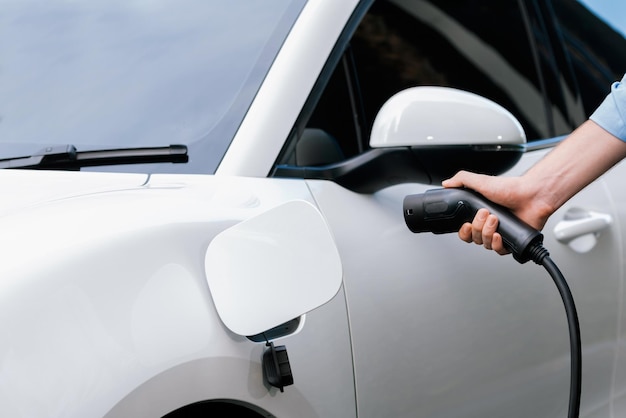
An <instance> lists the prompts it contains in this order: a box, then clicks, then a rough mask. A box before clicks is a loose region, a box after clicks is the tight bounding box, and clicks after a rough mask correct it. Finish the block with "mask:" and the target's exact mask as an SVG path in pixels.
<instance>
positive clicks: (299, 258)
mask: <svg viewBox="0 0 626 418" xmlns="http://www.w3.org/2000/svg"><path fill="white" fill-rule="evenodd" d="M205 272H206V277H207V281H208V284H209V289H210V290H211V295H212V297H213V301H214V303H215V307H216V309H217V312H218V314H219V316H220V318H221V320H222V322H223V323H224V325H226V327H227V328H228V329H230V330H231V331H232V332H234V333H235V334H239V335H243V336H254V335H258V334H261V333H263V332H265V331H268V330H270V329H272V328H275V327H277V326H279V325H281V324H284V323H286V322H289V321H291V320H293V319H294V318H298V317H300V316H301V315H303V314H305V313H307V312H309V311H312V310H313V309H315V308H318V307H319V306H321V305H323V304H325V303H326V302H328V301H329V300H330V299H332V298H333V297H334V296H335V294H336V293H337V292H338V291H339V287H340V286H341V281H342V275H343V272H342V267H341V260H340V258H339V252H338V250H337V247H336V246H335V242H334V240H333V237H332V236H331V233H330V231H329V229H328V226H327V225H326V222H325V221H324V218H323V217H322V214H321V213H320V212H319V211H318V210H317V209H316V208H315V207H314V206H313V205H312V204H311V203H308V202H306V201H300V200H298V201H292V202H288V203H285V204H283V205H281V206H278V207H275V208H273V209H270V210H269V211H267V212H264V213H262V214H260V215H257V216H255V217H253V218H251V219H247V220H245V221H243V222H240V223H239V224H236V225H234V226H232V227H230V228H228V229H226V230H224V231H222V232H221V233H220V234H218V235H217V236H216V237H215V238H214V239H213V241H211V243H210V244H209V247H208V249H207V252H206V255H205Z"/></svg>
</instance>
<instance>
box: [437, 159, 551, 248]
mask: <svg viewBox="0 0 626 418" xmlns="http://www.w3.org/2000/svg"><path fill="white" fill-rule="evenodd" d="M527 183H528V182H525V181H523V180H522V178H521V177H495V176H487V175H483V174H476V173H470V172H467V171H460V172H459V173H457V174H456V175H454V176H453V177H452V178H450V179H448V180H445V181H444V182H443V186H444V187H466V188H468V189H472V190H475V191H477V192H478V193H480V194H482V195H483V196H484V197H485V198H487V199H489V200H490V201H492V202H494V203H497V204H499V205H501V206H504V207H506V208H508V209H510V210H511V212H513V214H514V215H516V216H517V217H518V218H520V219H521V220H523V221H525V222H526V223H528V224H529V225H530V226H532V227H534V228H536V229H541V228H543V226H544V225H545V222H546V221H547V218H548V216H549V215H550V214H551V213H552V212H551V210H550V209H548V207H547V205H544V204H542V199H541V198H537V193H536V192H535V191H534V190H536V189H535V188H533V187H532V186H533V185H532V184H527ZM497 228H498V218H497V216H495V215H493V214H490V213H489V212H488V211H487V210H486V209H480V210H479V211H478V212H477V213H476V216H475V217H474V220H473V221H472V223H469V222H468V223H465V224H463V225H462V226H461V228H460V229H459V237H460V238H461V239H462V240H463V241H465V242H474V243H476V244H478V245H483V246H484V247H485V248H486V249H489V250H494V251H495V252H496V253H498V254H500V255H504V254H508V253H509V252H510V251H509V250H507V249H506V248H505V247H504V242H503V240H502V236H501V235H500V234H499V233H498V232H496V230H497Z"/></svg>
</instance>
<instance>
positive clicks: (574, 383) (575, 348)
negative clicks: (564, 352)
mask: <svg viewBox="0 0 626 418" xmlns="http://www.w3.org/2000/svg"><path fill="white" fill-rule="evenodd" d="M531 252H532V253H533V255H532V256H531V259H532V260H533V261H534V262H535V263H537V264H539V265H542V266H543V267H544V268H545V269H546V271H547V272H548V273H549V274H550V276H551V277H552V280H554V284H556V287H557V289H559V293H560V294H561V299H563V305H564V306H565V314H566V316H567V326H568V328H569V342H570V360H571V366H570V388H569V412H568V415H567V416H568V417H569V418H578V414H579V412H580V392H581V388H582V349H581V344H580V324H579V323H578V314H577V313H576V305H575V304H574V298H573V297H572V292H571V291H570V288H569V286H568V285H567V281H566V280H565V277H564V276H563V274H562V273H561V270H559V268H558V267H557V265H556V264H555V263H554V261H552V259H551V258H550V255H549V253H548V250H546V249H545V248H543V247H542V246H541V245H539V246H537V247H536V248H533V249H532V250H531Z"/></svg>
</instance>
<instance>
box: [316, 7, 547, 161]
mask: <svg viewBox="0 0 626 418" xmlns="http://www.w3.org/2000/svg"><path fill="white" fill-rule="evenodd" d="M524 16H525V13H524V12H523V11H522V10H521V9H520V3H519V2H518V1H517V0H506V1H498V2H481V1H472V0H455V1H451V0H446V1H437V0H432V1H426V0H392V1H377V2H375V3H374V4H373V5H372V7H371V8H370V10H369V11H368V13H367V14H366V15H365V17H364V18H363V20H362V21H361V23H360V25H359V26H358V28H357V29H356V32H355V34H354V36H353V37H352V40H351V42H350V46H351V51H350V54H351V59H350V62H351V63H352V64H353V65H352V66H353V67H354V71H353V73H354V75H353V80H352V81H353V82H354V85H358V87H359V89H358V91H359V93H360V97H356V99H358V100H359V101H360V103H362V109H361V110H362V112H361V119H362V120H361V127H360V128H361V130H362V131H363V132H365V135H362V137H365V138H366V139H367V137H368V135H369V131H370V129H371V126H372V123H373V120H374V118H375V116H376V113H377V111H378V110H379V109H380V107H381V106H382V104H383V103H384V102H385V101H386V100H387V99H388V98H389V97H391V96H392V95H393V94H395V93H397V92H398V91H400V90H403V89H405V88H408V87H412V86H419V85H436V86H446V87H455V88H459V89H463V90H468V91H471V92H474V93H477V94H480V95H482V96H485V97H487V98H489V99H491V100H494V101H496V102H497V103H500V104H501V105H503V106H504V107H506V108H507V109H509V110H510V111H511V112H513V113H514V114H515V116H516V117H517V118H518V119H519V120H520V122H521V123H522V125H523V126H524V129H525V130H526V133H527V136H528V138H529V139H537V138H545V137H548V136H550V135H554V134H555V131H554V127H553V123H552V120H551V114H550V113H549V111H548V110H550V109H551V104H550V103H546V101H545V99H544V97H545V95H544V89H545V80H543V79H542V78H541V77H540V76H539V75H540V74H539V71H538V67H537V62H538V60H537V54H536V51H534V50H533V47H532V44H531V42H530V38H529V34H528V31H529V27H528V24H527V21H526V20H525V19H524ZM341 67H342V68H340V69H338V70H337V71H336V73H335V75H334V76H333V78H332V81H331V83H330V84H329V88H328V89H327V91H326V92H325V93H324V95H323V96H322V98H321V100H320V104H319V105H318V107H317V110H316V112H314V114H313V116H312V118H311V120H310V123H309V126H310V127H315V128H321V129H324V130H326V131H328V132H329V133H330V134H332V135H333V136H336V137H337V138H338V140H339V141H340V142H342V143H345V142H348V143H353V142H354V141H357V140H358V138H355V134H354V133H351V132H353V131H354V128H353V127H352V125H353V124H351V123H346V122H345V121H347V120H352V119H353V118H352V117H351V116H350V115H349V113H347V112H346V113H344V114H339V113H338V112H332V113H330V112H329V111H328V108H329V104H330V103H333V104H336V103H338V102H341V101H343V102H344V103H347V99H345V97H346V93H345V89H344V92H342V93H341V94H340V93H339V90H338V89H337V87H336V86H338V85H340V84H341V82H340V78H342V77H344V75H343V74H342V73H345V72H346V70H345V68H343V67H345V63H342V65H341ZM355 81H358V83H356V82H355ZM346 107H349V106H347V105H346ZM341 118H344V122H342V121H341V120H340V119H341ZM348 130H350V131H348ZM346 137H348V138H346ZM362 145H363V146H366V144H362ZM354 149H355V147H354V146H351V147H349V148H348V151H349V152H348V154H352V153H353V152H354Z"/></svg>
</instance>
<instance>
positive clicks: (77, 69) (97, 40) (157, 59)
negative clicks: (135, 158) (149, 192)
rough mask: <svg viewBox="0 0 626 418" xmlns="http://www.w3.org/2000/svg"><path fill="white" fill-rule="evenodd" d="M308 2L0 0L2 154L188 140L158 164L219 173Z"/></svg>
mask: <svg viewBox="0 0 626 418" xmlns="http://www.w3.org/2000/svg"><path fill="white" fill-rule="evenodd" d="M304 2H305V0H275V1H272V2H258V1H253V0H235V1H227V2H223V1H201V2H198V1H190V0H181V1H175V2H172V1H162V0H151V1H127V0H90V1H84V2H67V1H59V0H51V1H45V2H41V1H36V0H1V1H0V7H1V9H2V13H0V39H1V41H0V56H1V57H2V68H1V71H0V145H1V146H0V158H7V157H13V156H17V155H26V154H31V153H33V152H35V151H38V150H40V149H41V148H43V147H44V146H49V145H53V144H74V145H75V146H76V148H77V149H78V150H79V151H80V150H86V149H96V148H108V147H142V146H162V145H169V144H186V145H188V146H189V149H190V163H189V164H179V165H171V164H162V165H158V166H154V167H151V170H152V171H161V170H183V171H186V172H204V173H211V172H213V171H214V170H215V168H216V166H217V164H218V163H219V161H220V160H221V158H222V156H223V154H224V152H225V150H226V149H227V147H228V145H229V144H230V141H231V139H232V138H233V135H234V133H235V131H236V129H237V127H238V126H239V124H240V122H241V120H242V118H243V115H244V113H245V112H246V110H247V108H248V106H249V104H250V101H251V100H252V98H253V97H254V95H255V93H256V91H257V89H258V87H259V85H260V83H261V82H262V80H263V78H264V76H265V74H266V72H267V69H268V68H269V66H270V64H271V62H272V60H273V59H274V56H275V55H276V52H277V51H278V48H280V46H281V45H282V42H283V40H284V38H285V36H286V34H287V33H288V31H289V29H290V28H291V26H292V24H293V22H294V20H295V19H296V17H297V16H298V14H299V12H300V10H301V8H302V6H303V4H304ZM113 169H118V168H116V167H113ZM123 169H124V171H128V170H133V171H134V170H138V171H144V170H146V167H140V166H125V167H124V168H123Z"/></svg>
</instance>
